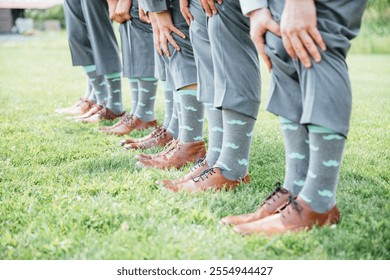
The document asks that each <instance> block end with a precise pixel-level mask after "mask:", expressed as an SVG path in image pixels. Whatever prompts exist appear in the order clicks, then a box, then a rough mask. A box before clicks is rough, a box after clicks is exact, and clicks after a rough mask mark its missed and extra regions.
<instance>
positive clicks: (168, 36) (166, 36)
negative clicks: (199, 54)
mask: <svg viewBox="0 0 390 280" xmlns="http://www.w3.org/2000/svg"><path fill="white" fill-rule="evenodd" d="M154 15H155V17H156V20H157V23H158V28H159V30H160V45H161V48H162V50H163V52H164V53H165V55H166V56H168V57H170V56H171V54H170V53H169V49H168V42H169V43H171V45H172V46H173V47H174V48H175V49H176V50H177V51H180V47H179V45H178V44H177V42H176V41H175V39H174V38H173V36H172V32H173V33H175V34H177V35H179V36H180V37H182V38H183V39H185V38H186V35H185V34H184V33H183V32H181V31H180V30H179V29H177V27H176V26H174V25H173V21H172V17H171V14H170V12H169V11H162V12H159V13H155V14H154Z"/></svg>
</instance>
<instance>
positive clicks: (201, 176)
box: [192, 167, 216, 182]
mask: <svg viewBox="0 0 390 280" xmlns="http://www.w3.org/2000/svg"><path fill="white" fill-rule="evenodd" d="M215 173H216V171H215V167H211V168H208V169H206V170H205V171H203V172H202V173H200V174H199V176H198V177H195V178H194V179H192V180H194V182H200V181H204V180H206V179H207V178H209V176H213V174H215Z"/></svg>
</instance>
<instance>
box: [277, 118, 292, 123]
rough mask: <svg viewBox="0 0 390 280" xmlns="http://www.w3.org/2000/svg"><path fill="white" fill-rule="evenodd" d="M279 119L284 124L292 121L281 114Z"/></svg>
mask: <svg viewBox="0 0 390 280" xmlns="http://www.w3.org/2000/svg"><path fill="white" fill-rule="evenodd" d="M279 120H280V123H282V124H288V123H292V121H290V120H288V119H285V118H283V117H280V116H279Z"/></svg>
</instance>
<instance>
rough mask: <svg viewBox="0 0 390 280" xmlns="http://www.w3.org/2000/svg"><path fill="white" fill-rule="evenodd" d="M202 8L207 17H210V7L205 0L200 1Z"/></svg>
mask: <svg viewBox="0 0 390 280" xmlns="http://www.w3.org/2000/svg"><path fill="white" fill-rule="evenodd" d="M202 7H203V10H204V11H205V12H206V14H207V15H208V16H209V17H211V15H212V12H211V9H210V6H209V5H208V4H207V2H206V0H204V1H202Z"/></svg>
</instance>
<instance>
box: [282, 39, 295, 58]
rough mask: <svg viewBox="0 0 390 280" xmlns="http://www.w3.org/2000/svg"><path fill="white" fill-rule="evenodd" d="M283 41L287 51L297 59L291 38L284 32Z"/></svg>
mask: <svg viewBox="0 0 390 280" xmlns="http://www.w3.org/2000/svg"><path fill="white" fill-rule="evenodd" d="M282 42H283V46H284V48H285V49H286V52H287V53H288V55H289V56H291V58H292V59H297V56H296V54H295V51H294V49H293V47H292V45H291V42H290V39H289V38H288V36H287V35H284V34H283V33H282Z"/></svg>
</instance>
